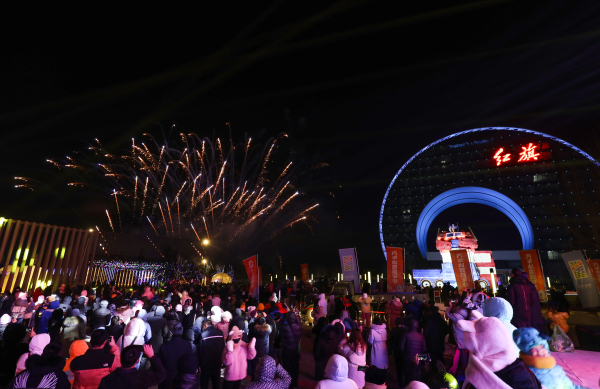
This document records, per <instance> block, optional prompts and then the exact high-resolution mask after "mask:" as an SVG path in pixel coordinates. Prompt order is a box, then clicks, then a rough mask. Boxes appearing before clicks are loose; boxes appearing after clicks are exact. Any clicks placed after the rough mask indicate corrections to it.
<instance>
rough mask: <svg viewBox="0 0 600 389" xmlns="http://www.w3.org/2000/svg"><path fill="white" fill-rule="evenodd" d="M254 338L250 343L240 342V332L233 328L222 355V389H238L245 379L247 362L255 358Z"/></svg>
mask: <svg viewBox="0 0 600 389" xmlns="http://www.w3.org/2000/svg"><path fill="white" fill-rule="evenodd" d="M255 346H256V338H253V339H252V340H251V341H250V343H246V342H244V341H243V340H242V330H240V329H239V328H237V327H233V328H232V329H231V331H230V332H229V336H228V337H227V346H226V347H227V350H226V351H225V353H224V354H223V365H225V373H224V375H223V377H224V379H225V382H224V383H223V389H239V388H240V385H241V383H242V380H243V379H244V378H246V375H247V371H248V360H249V359H250V360H252V359H254V357H256V348H255Z"/></svg>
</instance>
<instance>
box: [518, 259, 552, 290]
mask: <svg viewBox="0 0 600 389" xmlns="http://www.w3.org/2000/svg"><path fill="white" fill-rule="evenodd" d="M519 255H520V256H521V264H522V265H523V270H525V273H527V275H528V276H529V281H531V283H532V284H533V285H535V289H537V291H538V294H539V295H540V301H541V302H546V301H548V296H547V294H546V284H544V273H543V272H542V265H541V264H540V258H539V257H538V252H537V250H520V251H519Z"/></svg>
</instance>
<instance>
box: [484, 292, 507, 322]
mask: <svg viewBox="0 0 600 389" xmlns="http://www.w3.org/2000/svg"><path fill="white" fill-rule="evenodd" d="M483 316H486V317H497V318H498V319H500V320H501V321H502V322H503V323H510V321H511V320H512V318H513V308H512V306H511V305H510V303H509V302H508V301H506V300H505V299H503V298H502V297H492V298H490V299H487V300H485V301H484V302H483Z"/></svg>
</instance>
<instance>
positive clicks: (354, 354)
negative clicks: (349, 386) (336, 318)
mask: <svg viewBox="0 0 600 389" xmlns="http://www.w3.org/2000/svg"><path fill="white" fill-rule="evenodd" d="M342 343H344V341H343V342H342ZM339 353H340V355H341V356H343V357H345V358H346V359H347V360H348V378H350V379H351V380H352V381H354V382H355V383H356V385H357V386H358V387H359V388H362V387H363V386H365V372H364V371H358V367H359V366H366V365H367V348H366V347H365V348H364V349H361V348H360V347H359V348H358V350H356V351H355V350H354V349H352V347H350V345H348V344H345V343H344V345H343V346H342V347H341V348H340V350H339Z"/></svg>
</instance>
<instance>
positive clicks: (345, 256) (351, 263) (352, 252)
mask: <svg viewBox="0 0 600 389" xmlns="http://www.w3.org/2000/svg"><path fill="white" fill-rule="evenodd" d="M339 253H340V263H341V265H342V274H343V275H344V281H353V282H354V293H360V277H359V276H358V258H357V257H356V249H355V248H353V249H339Z"/></svg>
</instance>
